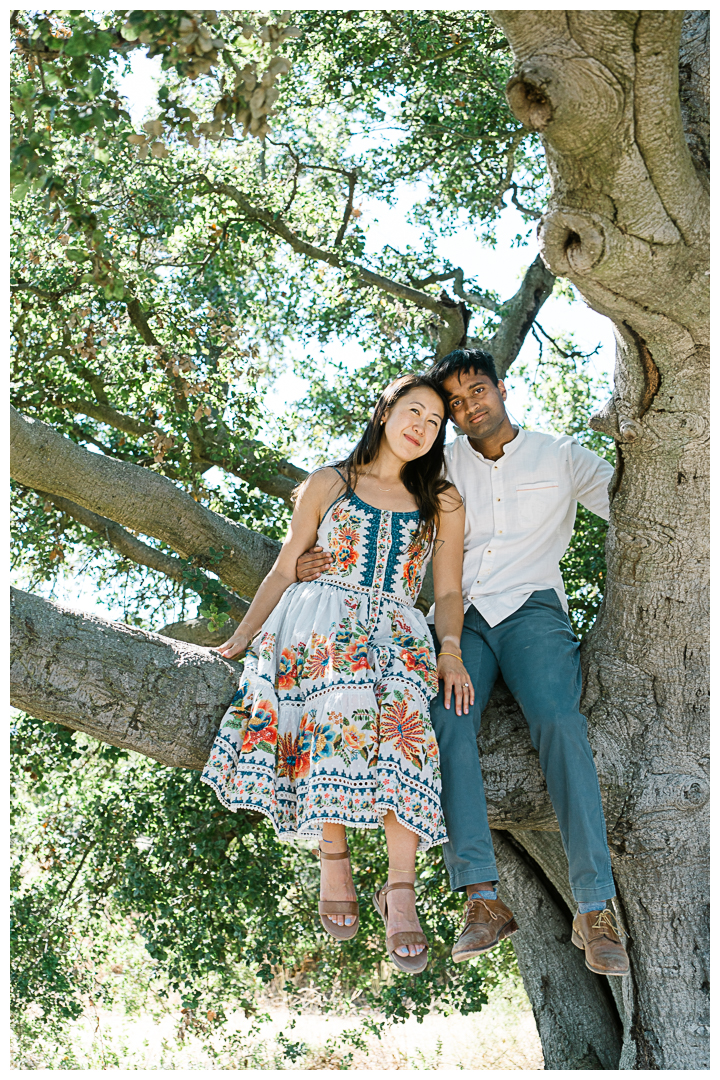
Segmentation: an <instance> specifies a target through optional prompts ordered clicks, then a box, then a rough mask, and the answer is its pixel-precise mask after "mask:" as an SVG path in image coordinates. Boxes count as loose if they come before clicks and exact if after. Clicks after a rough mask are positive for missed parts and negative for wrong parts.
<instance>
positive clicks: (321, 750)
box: [202, 495, 447, 851]
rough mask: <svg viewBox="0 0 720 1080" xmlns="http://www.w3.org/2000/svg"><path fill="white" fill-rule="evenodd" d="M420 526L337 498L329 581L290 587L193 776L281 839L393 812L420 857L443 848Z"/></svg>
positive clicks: (327, 531) (370, 821) (321, 538)
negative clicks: (421, 602) (256, 815)
mask: <svg viewBox="0 0 720 1080" xmlns="http://www.w3.org/2000/svg"><path fill="white" fill-rule="evenodd" d="M416 524H417V517H416V515H414V514H407V513H405V514H395V513H393V512H392V511H389V510H376V509H375V508H374V507H370V506H367V505H366V504H364V503H363V502H362V501H361V500H359V499H357V498H355V496H352V495H349V496H343V497H342V498H341V499H340V501H339V502H338V503H337V504H336V505H335V506H334V507H333V509H332V510H331V511H330V513H328V514H327V516H326V518H325V519H324V521H323V523H322V525H321V528H320V530H319V532H318V540H317V542H318V544H319V545H321V546H322V547H324V548H325V549H326V550H329V551H330V552H331V553H332V558H333V563H332V567H331V569H330V570H329V571H328V572H327V573H325V574H323V575H321V577H320V578H319V579H318V580H317V581H316V582H312V583H309V584H305V585H300V584H298V585H297V586H292V587H291V588H290V589H288V590H287V592H286V593H285V595H284V597H283V599H282V600H281V601H280V603H279V604H278V606H277V608H276V609H275V611H274V612H273V613H272V615H271V616H270V618H269V619H268V620H267V622H266V623H265V625H264V626H263V629H262V633H261V635H260V638H259V647H258V643H257V642H256V644H255V646H254V649H253V648H251V649H249V650H248V652H247V654H246V657H245V669H244V674H243V679H242V683H241V685H240V687H239V689H238V693H237V694H236V695H235V697H234V698H233V701H232V703H231V705H230V706H229V707H228V710H227V712H226V714H225V716H224V717H223V721H222V724H221V726H220V730H219V732H218V734H217V736H216V739H215V742H214V744H213V748H212V751H211V753H210V758H209V760H208V763H207V765H206V767H205V770H204V772H203V777H202V778H203V780H204V782H205V783H208V784H209V785H211V786H212V788H213V789H214V791H215V792H216V794H217V796H218V798H219V799H220V801H221V802H222V803H223V805H225V806H227V807H228V808H229V809H230V810H239V809H240V808H243V807H246V808H248V809H253V810H258V811H260V812H261V813H263V814H265V815H266V816H268V817H269V818H270V820H271V821H272V822H273V825H274V827H275V829H276V831H277V833H278V835H279V836H280V837H281V838H282V839H292V838H297V837H307V838H311V837H318V836H320V835H321V834H322V828H323V822H324V821H328V820H330V821H336V822H343V823H345V824H346V825H349V826H362V827H371V828H377V827H381V826H382V821H383V817H384V815H385V813H386V812H387V811H388V810H390V809H392V810H393V811H394V812H395V813H396V815H397V817H398V820H399V821H401V822H402V823H403V824H404V825H406V826H407V828H409V829H411V830H412V831H414V832H416V833H417V834H418V839H419V850H421V851H424V850H426V849H427V848H428V847H430V846H432V845H433V844H438V843H444V842H445V840H446V839H447V835H446V832H445V824H444V819H443V814H442V808H441V804H440V767H439V766H440V759H439V752H438V745H437V740H436V738H435V735H434V733H433V730H432V725H431V723H430V716H429V704H430V701H431V699H432V697H433V696H434V694H435V692H436V689H437V670H436V664H435V655H434V651H433V648H432V642H431V640H430V637H429V634H428V630H427V625H426V623H425V621H424V619H423V617H422V615H421V614H420V612H418V611H417V610H416V609H414V608H413V607H412V600H409V599H408V598H409V597H412V596H413V595H416V593H417V591H418V590H419V588H420V585H421V583H422V574H423V572H424V566H425V563H424V560H423V556H422V552H421V551H419V550H418V549H417V548H413V546H412V544H411V545H410V546H408V545H409V541H410V537H411V536H412V532H413V530H414V529H415V527H416Z"/></svg>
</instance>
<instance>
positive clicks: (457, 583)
mask: <svg viewBox="0 0 720 1080" xmlns="http://www.w3.org/2000/svg"><path fill="white" fill-rule="evenodd" d="M442 506H443V510H442V513H441V515H440V526H439V528H438V534H437V538H436V540H435V551H434V553H433V585H434V589H435V633H436V634H437V636H438V640H439V641H440V649H439V655H438V678H440V679H442V681H443V683H444V690H445V708H446V709H449V708H450V700H451V696H452V692H453V690H454V691H455V712H456V713H457V715H458V716H460V715H461V713H462V712H465V713H467V712H469V711H470V706H471V705H474V704H475V691H474V689H473V685H472V683H471V682H470V676H469V675H468V673H467V671H466V670H465V665H464V664H463V662H462V652H461V650H460V635H461V634H462V628H463V619H464V617H465V616H464V611H463V597H462V565H463V545H464V539H465V507H464V506H463V502H462V499H461V498H460V495H459V494H458V492H457V491H456V490H455V488H450V490H449V491H447V492H445V493H444V494H443V495H442Z"/></svg>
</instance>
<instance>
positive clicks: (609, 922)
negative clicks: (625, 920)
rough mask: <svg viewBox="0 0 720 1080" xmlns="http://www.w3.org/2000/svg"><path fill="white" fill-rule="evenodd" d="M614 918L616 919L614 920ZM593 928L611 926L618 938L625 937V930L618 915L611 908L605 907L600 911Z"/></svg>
mask: <svg viewBox="0 0 720 1080" xmlns="http://www.w3.org/2000/svg"><path fill="white" fill-rule="evenodd" d="M613 920H614V921H613ZM592 928H593V930H605V929H606V928H609V929H610V930H612V932H613V933H614V934H616V935H617V937H618V938H624V937H625V936H626V935H625V931H624V930H623V928H622V926H621V925H620V920H619V919H618V917H617V915H614V914H613V912H612V911H611V910H610V908H605V910H604V911H600V912H598V917H597V919H596V920H595V922H594V923H593V927H592Z"/></svg>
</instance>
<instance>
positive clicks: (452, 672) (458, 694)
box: [438, 652, 475, 716]
mask: <svg viewBox="0 0 720 1080" xmlns="http://www.w3.org/2000/svg"><path fill="white" fill-rule="evenodd" d="M438 678H439V679H442V681H443V683H444V686H445V692H444V693H445V708H446V709H449V708H450V700H451V697H452V692H453V690H454V691H455V712H456V713H457V715H458V716H461V715H462V713H468V712H470V706H471V705H474V704H475V691H474V689H473V685H472V683H471V682H470V676H469V675H468V673H467V671H466V670H465V665H464V664H463V662H462V660H459V659H458V658H457V657H456V656H451V655H450V654H449V653H445V652H443V654H442V656H438Z"/></svg>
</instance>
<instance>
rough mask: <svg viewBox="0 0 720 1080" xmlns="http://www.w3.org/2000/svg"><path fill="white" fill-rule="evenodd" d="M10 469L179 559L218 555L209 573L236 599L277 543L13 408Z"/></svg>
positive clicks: (250, 590) (263, 570) (254, 581)
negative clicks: (150, 538) (166, 547)
mask: <svg viewBox="0 0 720 1080" xmlns="http://www.w3.org/2000/svg"><path fill="white" fill-rule="evenodd" d="M11 473H12V477H13V479H14V480H17V481H18V483H20V484H23V485H24V486H25V487H30V488H33V489H34V490H36V491H47V492H50V493H51V494H53V495H60V496H62V497H63V498H66V499H70V501H71V502H74V503H78V504H79V505H80V506H84V507H86V509H88V510H92V511H93V512H94V513H96V514H100V515H101V516H102V517H107V518H110V520H111V521H115V522H118V523H119V524H121V525H125V526H126V527H127V528H129V529H132V530H133V531H135V532H140V533H144V534H145V535H146V536H153V537H154V538H155V539H156V540H162V541H163V542H164V543H166V544H168V545H169V547H171V548H173V549H174V550H175V551H177V552H178V554H179V555H181V556H182V557H183V558H188V557H191V556H192V557H195V558H199V559H202V558H208V556H209V554H210V549H211V548H212V549H214V551H215V552H216V553H218V559H217V562H215V563H213V570H214V571H215V573H217V575H218V577H219V578H220V579H221V580H222V581H224V582H225V583H226V584H227V585H229V586H230V588H232V589H233V590H234V591H235V592H237V593H239V594H240V595H241V596H253V595H254V594H255V592H256V590H257V588H258V586H259V584H260V582H261V581H262V579H263V578H264V577H265V575H266V574H267V572H268V570H269V569H270V567H271V566H272V564H273V563H274V561H275V558H276V556H277V552H278V550H279V547H280V545H279V544H278V543H277V541H275V540H270V539H269V538H268V537H267V536H262V535H261V534H260V533H255V532H251V530H250V529H246V528H245V527H244V526H243V525H238V524H236V522H234V521H230V519H229V518H226V517H223V516H222V515H221V514H216V513H213V511H212V510H208V509H207V507H204V506H203V505H202V504H201V503H198V502H196V501H195V500H194V499H193V498H192V496H190V495H188V494H187V493H186V492H184V491H181V490H180V489H179V488H177V487H176V486H175V485H174V484H173V483H172V481H170V480H168V479H167V477H164V476H159V475H158V474H157V473H154V472H152V471H151V470H150V469H145V468H142V467H140V466H138V465H132V464H130V463H129V462H125V461H118V460H117V459H115V458H109V457H102V456H101V455H100V454H91V453H90V452H89V451H88V450H84V449H83V448H82V447H80V446H78V445H77V443H74V442H72V441H71V440H70V439H66V438H64V437H63V436H62V435H59V434H58V433H57V432H56V431H54V430H53V429H52V428H51V427H48V425H47V424H43V423H41V422H40V421H39V420H27V419H25V418H24V417H22V416H20V414H19V413H17V412H16V411H15V409H12V410H11Z"/></svg>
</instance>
